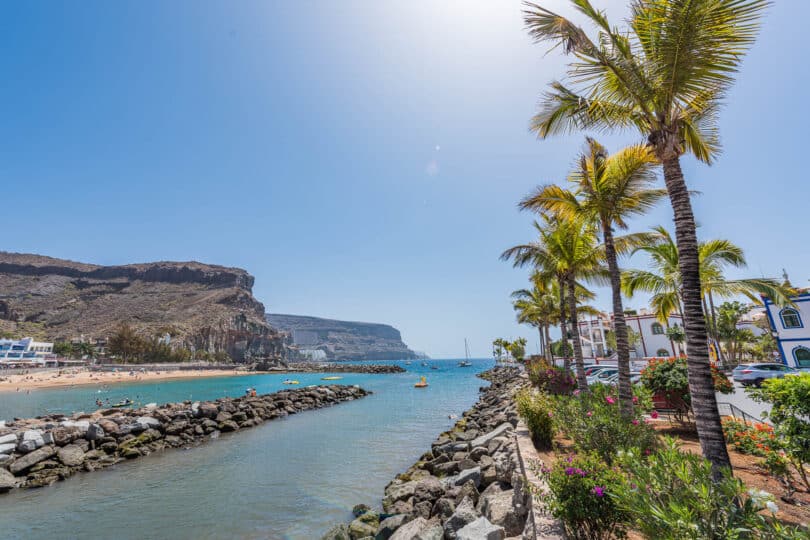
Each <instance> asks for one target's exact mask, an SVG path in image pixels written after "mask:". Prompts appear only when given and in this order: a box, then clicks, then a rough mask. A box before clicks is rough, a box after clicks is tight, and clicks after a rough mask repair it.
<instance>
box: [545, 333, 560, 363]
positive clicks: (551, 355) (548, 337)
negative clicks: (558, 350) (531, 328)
mask: <svg viewBox="0 0 810 540" xmlns="http://www.w3.org/2000/svg"><path fill="white" fill-rule="evenodd" d="M548 327H549V325H548V324H547V325H545V327H544V328H543V331H544V332H545V333H546V343H547V344H548V346H547V347H546V351H547V352H546V356H547V357H548V360H549V362H551V365H552V366H556V365H557V364H556V363H555V362H554V351H553V350H552V349H551V335H550V334H549V332H548Z"/></svg>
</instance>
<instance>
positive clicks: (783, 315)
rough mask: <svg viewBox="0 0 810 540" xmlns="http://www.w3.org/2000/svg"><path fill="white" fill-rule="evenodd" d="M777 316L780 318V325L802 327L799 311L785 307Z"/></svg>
mask: <svg viewBox="0 0 810 540" xmlns="http://www.w3.org/2000/svg"><path fill="white" fill-rule="evenodd" d="M779 318H780V319H782V326H784V327H785V328H803V326H802V318H801V317H799V312H798V311H796V310H795V309H793V308H785V309H783V310H782V311H780V312H779Z"/></svg>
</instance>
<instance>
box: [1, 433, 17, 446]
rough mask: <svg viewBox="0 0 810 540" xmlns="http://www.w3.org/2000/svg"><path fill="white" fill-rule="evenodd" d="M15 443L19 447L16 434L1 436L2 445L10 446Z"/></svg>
mask: <svg viewBox="0 0 810 540" xmlns="http://www.w3.org/2000/svg"><path fill="white" fill-rule="evenodd" d="M9 443H14V445H15V446H16V445H17V435H16V434H14V433H6V434H5V435H0V444H9Z"/></svg>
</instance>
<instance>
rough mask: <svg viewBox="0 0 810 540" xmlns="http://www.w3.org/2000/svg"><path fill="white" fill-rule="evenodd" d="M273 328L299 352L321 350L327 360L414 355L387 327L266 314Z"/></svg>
mask: <svg viewBox="0 0 810 540" xmlns="http://www.w3.org/2000/svg"><path fill="white" fill-rule="evenodd" d="M267 322H269V323H270V324H271V325H272V326H273V327H275V328H279V329H280V330H284V331H286V332H289V333H290V334H291V335H292V339H293V343H294V344H295V345H296V346H297V347H298V348H299V349H317V350H321V351H324V352H325V353H326V357H327V359H328V360H337V361H340V360H399V359H407V358H416V357H417V355H416V353H414V352H413V351H412V350H410V349H409V348H408V346H407V345H405V343H403V342H402V336H401V335H400V333H399V330H397V329H396V328H394V327H393V326H389V325H387V324H375V323H363V322H350V321H336V320H332V319H320V318H318V317H304V316H299V315H281V314H275V313H271V314H268V315H267Z"/></svg>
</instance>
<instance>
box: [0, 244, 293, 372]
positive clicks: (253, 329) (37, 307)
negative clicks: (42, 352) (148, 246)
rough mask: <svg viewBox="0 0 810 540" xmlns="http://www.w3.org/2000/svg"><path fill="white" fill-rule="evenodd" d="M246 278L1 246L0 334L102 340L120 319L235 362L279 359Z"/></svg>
mask: <svg viewBox="0 0 810 540" xmlns="http://www.w3.org/2000/svg"><path fill="white" fill-rule="evenodd" d="M253 280H254V278H253V276H251V275H250V274H248V273H247V272H246V271H244V270H242V269H240V268H227V267H224V266H215V265H209V264H203V263H199V262H154V263H145V264H128V265H123V266H97V265H93V264H84V263H78V262H74V261H67V260H62V259H54V258H52V257H44V256H41V255H30V254H21V253H7V252H1V251H0V334H1V333H10V334H25V335H33V336H34V337H40V338H44V339H49V340H52V341H68V340H72V339H77V338H79V337H81V336H84V337H85V339H100V338H108V337H109V336H110V335H112V334H113V333H114V332H115V330H116V328H117V327H118V326H119V325H120V324H121V323H127V324H129V325H130V326H132V327H133V328H134V329H135V330H136V331H138V332H139V333H140V334H142V335H144V336H150V337H151V336H163V335H165V334H167V333H168V334H169V335H170V336H171V342H172V344H179V345H182V346H185V347H187V348H194V349H195V350H198V351H207V352H209V353H212V354H213V353H217V352H226V353H228V354H229V355H230V356H231V358H233V359H234V360H237V361H245V360H251V359H272V360H280V359H283V358H284V355H285V348H284V339H285V336H284V335H283V334H281V333H279V332H278V331H276V330H274V329H273V328H271V327H270V325H269V324H267V321H265V319H264V315H265V313H264V306H263V305H262V303H261V302H259V301H258V300H256V299H255V298H254V297H253V292H252V289H253Z"/></svg>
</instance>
